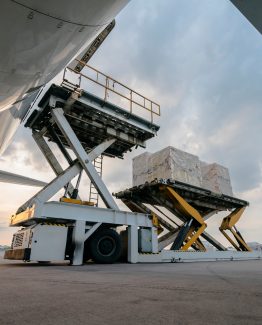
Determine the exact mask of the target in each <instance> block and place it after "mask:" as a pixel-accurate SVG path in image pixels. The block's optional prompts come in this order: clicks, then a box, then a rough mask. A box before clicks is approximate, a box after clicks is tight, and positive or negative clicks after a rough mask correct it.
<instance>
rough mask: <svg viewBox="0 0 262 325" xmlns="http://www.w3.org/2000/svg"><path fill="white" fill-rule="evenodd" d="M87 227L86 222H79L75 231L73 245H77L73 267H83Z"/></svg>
mask: <svg viewBox="0 0 262 325" xmlns="http://www.w3.org/2000/svg"><path fill="white" fill-rule="evenodd" d="M85 226H86V222H85V221H83V220H78V221H76V223H75V227H74V231H73V244H74V245H75V250H74V256H73V263H72V264H73V265H82V264H83V256H84V247H85Z"/></svg>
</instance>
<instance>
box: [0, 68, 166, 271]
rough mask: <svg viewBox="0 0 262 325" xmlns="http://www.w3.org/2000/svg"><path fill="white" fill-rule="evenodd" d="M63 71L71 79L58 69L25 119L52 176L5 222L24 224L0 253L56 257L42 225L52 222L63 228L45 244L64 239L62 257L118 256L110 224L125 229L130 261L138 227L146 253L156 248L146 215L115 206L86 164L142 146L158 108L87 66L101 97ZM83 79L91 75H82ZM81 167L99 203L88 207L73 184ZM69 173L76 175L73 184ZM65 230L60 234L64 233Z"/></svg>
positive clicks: (100, 258) (73, 259)
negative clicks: (115, 100)
mask: <svg viewBox="0 0 262 325" xmlns="http://www.w3.org/2000/svg"><path fill="white" fill-rule="evenodd" d="M87 68H88V66H87ZM90 69H92V68H91V67H90ZM67 70H69V72H70V73H73V74H75V75H76V77H77V80H78V81H77V84H76V83H74V82H70V81H69V79H68V77H67V75H66V72H65V74H64V78H63V82H62V85H61V86H58V85H55V84H53V85H51V87H50V88H49V89H48V90H47V92H46V93H45V94H44V96H43V97H42V99H41V101H40V102H39V104H38V106H39V108H38V109H36V110H35V111H34V112H33V113H32V114H31V116H30V117H29V118H28V120H27V122H26V125H25V126H26V127H28V128H30V129H31V130H32V134H33V138H34V140H35V141H36V143H37V145H38V146H39V148H40V149H41V151H42V153H43V155H44V157H45V158H46V160H47V161H48V163H49V164H50V166H51V168H52V169H53V171H54V173H55V174H56V177H55V178H54V179H53V180H52V181H51V182H50V183H49V184H47V185H46V186H45V187H44V188H43V189H42V190H40V191H39V192H38V193H37V194H36V195H34V196H33V197H32V198H30V199H29V200H28V201H27V202H25V203H24V204H23V205H22V206H21V207H20V208H19V209H18V210H17V212H16V214H14V215H13V216H12V218H11V226H16V227H17V226H22V227H24V228H23V229H22V230H20V231H18V233H16V234H15V235H14V239H13V244H12V249H11V250H9V251H7V252H6V254H5V258H7V259H23V260H32V256H34V259H38V260H40V261H46V260H53V259H54V258H55V257H56V258H57V257H59V259H61V251H63V249H62V248H61V245H60V246H59V247H56V249H57V251H58V252H59V253H58V254H55V255H52V257H51V258H50V259H49V256H51V255H49V254H48V252H47V250H50V246H48V242H50V240H51V238H49V237H50V236H51V235H50V234H51V232H50V229H51V228H52V229H53V230H54V229H56V228H54V227H59V226H60V225H62V226H63V227H64V228H63V229H64V231H63V229H62V230H61V229H60V230H59V231H60V235H59V236H61V239H59V238H58V237H57V241H56V242H54V243H53V245H56V243H57V242H58V241H59V240H63V241H65V238H66V243H64V246H65V257H64V259H70V260H71V262H72V263H73V264H74V265H79V264H82V263H83V257H84V260H85V258H86V259H88V256H89V252H88V250H90V251H91V253H92V258H93V259H94V260H95V261H97V262H106V263H107V262H114V261H115V260H116V259H117V258H118V257H119V255H120V248H119V246H120V239H119V238H118V234H117V233H116V232H114V229H116V228H117V227H118V226H127V227H128V233H129V245H128V247H129V252H128V260H129V261H130V262H133V261H134V256H136V252H137V250H138V249H137V236H138V235H137V232H138V228H139V227H142V228H143V229H147V230H148V232H149V233H151V237H152V238H151V242H152V245H151V246H152V250H151V251H152V252H157V234H156V231H155V227H154V225H153V223H152V220H151V216H150V215H149V214H145V213H136V212H135V213H133V212H126V211H121V210H120V209H119V208H118V206H117V204H116V202H115V201H114V199H113V197H112V195H111V193H110V192H109V190H108V188H107V187H106V185H105V184H104V182H103V180H102V177H101V175H100V173H99V170H97V169H96V167H95V166H94V164H93V162H94V161H95V160H96V159H98V157H100V158H101V156H107V157H112V158H123V155H124V154H125V153H126V152H127V151H131V150H132V149H133V148H136V147H138V146H141V147H145V145H146V141H147V140H148V139H150V138H152V137H154V136H155V135H156V132H157V131H158V129H159V127H158V126H157V125H156V124H154V123H153V116H154V115H159V114H160V108H159V105H157V104H156V103H154V102H152V101H150V100H149V99H147V98H145V97H144V96H142V95H140V94H138V93H137V92H134V91H133V90H131V89H129V88H128V87H126V86H124V85H123V84H120V86H121V88H122V90H123V88H124V90H127V93H128V94H129V97H128V96H127V95H126V94H124V95H121V93H120V91H119V90H117V85H118V83H117V81H116V80H114V79H111V78H110V77H109V76H106V75H104V74H102V73H100V72H98V71H97V70H95V73H96V78H95V79H94V80H92V81H93V82H94V83H96V84H98V85H99V86H102V88H104V91H105V96H103V98H101V97H97V96H95V95H93V94H92V93H90V92H87V91H86V90H84V89H83V88H81V85H82V80H83V78H84V75H83V73H82V72H77V71H73V70H72V69H70V68H67ZM93 70H94V69H93ZM93 70H92V71H93ZM86 78H87V79H88V80H89V81H90V80H91V79H90V77H88V76H87V77H86ZM99 78H100V79H99ZM102 78H103V79H104V81H105V84H104V83H102V81H101V79H102ZM110 92H111V93H114V94H117V95H118V96H120V97H122V99H125V100H127V102H128V109H126V108H125V109H123V108H121V107H119V106H118V105H116V104H112V103H111V102H109V101H108V95H109V93H110ZM120 102H121V101H120ZM135 108H139V109H144V111H146V112H148V113H149V119H145V118H142V117H139V116H138V115H137V114H134V110H135ZM50 142H51V143H55V144H56V145H57V147H58V148H59V149H60V152H61V153H62V155H63V157H64V158H65V160H66V161H67V163H68V167H67V168H66V169H64V168H63V167H62V164H61V163H60V162H59V160H58V158H57V156H56V152H54V150H53V146H50V145H49V143H50ZM69 149H70V150H69ZM72 153H73V155H72ZM73 156H74V157H73ZM83 173H86V175H87V176H88V178H89V179H90V181H91V183H92V187H93V188H94V189H95V190H96V191H97V193H98V194H99V196H100V197H101V199H102V201H103V203H104V205H105V208H101V207H97V206H95V205H97V204H95V203H97V202H90V201H83V200H81V198H80V193H79V185H80V182H81V177H82V174H83ZM75 177H77V181H76V184H75V185H73V182H72V181H73V179H74V178H75ZM63 188H64V196H63V197H62V198H61V199H60V201H58V202H57V201H50V200H51V199H52V197H53V196H54V195H56V194H57V193H58V192H59V191H60V190H61V189H63ZM87 192H88V189H87V190H86V193H87ZM96 201H97V198H96ZM41 227H42V228H41ZM57 229H58V228H57ZM70 231H71V233H70ZM65 232H67V236H64V233H65ZM49 233H50V234H49ZM54 233H56V232H54ZM45 234H46V239H45V240H43V239H42V244H41V245H40V243H39V242H40V239H35V240H33V239H34V238H36V237H37V236H38V237H39V238H42V237H41V236H44V237H45ZM48 234H49V235H48ZM99 234H101V237H99ZM52 236H54V234H53V235H52ZM57 236H58V232H57ZM28 238H29V239H28ZM30 238H31V239H30ZM32 238H33V239H32ZM38 244H39V247H38V248H36V247H35V248H34V249H33V247H34V246H33V245H35V246H36V245H38ZM62 246H63V245H62ZM90 247H91V248H90ZM110 249H111V251H110ZM33 250H34V252H36V251H37V252H39V255H37V254H34V253H33ZM53 250H55V248H54V247H53ZM92 250H93V252H92ZM43 251H44V252H43ZM111 252H112V254H111ZM98 253H99V254H100V255H99V254H98ZM110 254H111V255H112V256H111V255H110ZM37 256H39V257H37ZM110 256H111V257H110Z"/></svg>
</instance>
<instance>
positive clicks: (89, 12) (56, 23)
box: [0, 0, 129, 153]
mask: <svg viewBox="0 0 262 325" xmlns="http://www.w3.org/2000/svg"><path fill="white" fill-rule="evenodd" d="M128 2H129V0H44V1H43V0H18V1H14V0H1V4H0V9H1V10H0V153H1V151H3V150H4V149H5V148H6V146H7V145H8V143H9V142H10V139H11V137H12V135H13V134H14V131H15V130H16V129H17V127H18V126H19V124H20V122H21V119H23V117H24V116H25V114H26V113H27V111H28V108H29V104H30V103H31V102H32V99H34V97H35V96H36V94H37V92H38V89H39V88H40V87H41V86H42V85H44V84H46V83H47V82H49V81H50V80H52V79H53V78H54V77H55V76H56V75H57V74H58V73H59V72H61V71H62V69H63V68H64V67H65V66H66V65H67V64H68V63H69V62H70V61H71V60H72V59H73V58H74V57H75V56H76V55H77V54H78V53H79V52H81V51H83V50H84V48H85V47H87V46H88V45H89V44H90V43H91V42H92V41H93V40H94V38H95V37H96V36H97V35H98V34H99V33H100V32H101V31H102V30H103V29H104V28H105V27H106V26H107V25H108V24H109V23H110V22H111V21H112V20H113V19H114V17H115V16H116V15H117V14H118V12H119V11H120V10H121V9H122V8H123V7H124V6H125V5H126V4H127V3H128ZM34 88H36V89H35V90H34Z"/></svg>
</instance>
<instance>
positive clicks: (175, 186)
mask: <svg viewBox="0 0 262 325" xmlns="http://www.w3.org/2000/svg"><path fill="white" fill-rule="evenodd" d="M114 195H115V196H116V197H117V198H118V199H121V200H122V202H123V203H124V204H125V205H126V206H127V207H128V208H129V209H130V210H131V211H133V212H139V213H149V214H151V215H153V224H154V225H155V227H156V228H157V229H158V233H159V236H158V250H159V254H157V255H154V254H138V255H137V261H138V262H170V261H195V260H217V259H248V258H251V259H252V258H261V257H262V256H261V254H260V253H259V252H251V249H250V248H249V246H248V245H247V243H246V242H245V240H244V238H243V237H242V235H241V234H240V232H239V231H237V230H236V229H233V228H234V227H235V224H236V222H237V221H238V220H239V219H240V217H241V215H242V214H243V211H244V210H245V208H246V207H247V206H248V202H247V201H244V200H241V199H238V198H235V197H231V196H227V195H223V194H217V193H214V192H211V191H210V190H207V189H204V188H199V187H196V186H193V185H190V184H186V183H183V182H179V181H175V180H170V179H159V180H157V179H156V180H154V181H153V182H151V183H145V184H142V185H140V186H135V187H133V188H129V189H126V190H124V191H121V192H119V193H115V194H114ZM221 211H230V214H229V215H228V216H227V217H225V218H224V219H223V221H222V224H221V226H220V228H219V229H220V231H221V232H222V233H223V234H224V235H225V237H226V238H227V239H228V240H229V242H230V243H231V244H232V245H233V247H234V248H235V249H236V251H231V250H228V249H227V248H226V247H225V246H224V245H223V244H222V243H220V242H219V241H218V240H216V239H215V238H214V237H213V236H211V235H210V234H209V233H208V232H207V231H206V227H207V224H206V222H205V221H206V220H207V219H208V218H210V217H211V216H213V215H214V214H216V213H218V212H221ZM177 220H179V223H178V221H177ZM225 230H230V231H231V233H232V234H233V236H234V238H235V240H236V242H234V240H233V239H232V238H231V237H229V235H228V234H227V233H226V232H225ZM202 239H204V240H205V241H207V242H208V243H209V244H211V245H212V246H213V247H214V250H213V251H207V250H206V247H205V245H204V244H203V242H202ZM166 248H167V249H166Z"/></svg>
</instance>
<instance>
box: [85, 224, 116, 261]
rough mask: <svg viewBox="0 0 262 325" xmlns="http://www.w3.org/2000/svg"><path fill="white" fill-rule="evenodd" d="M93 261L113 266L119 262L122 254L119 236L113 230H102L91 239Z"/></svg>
mask: <svg viewBox="0 0 262 325" xmlns="http://www.w3.org/2000/svg"><path fill="white" fill-rule="evenodd" d="M89 248H90V253H91V256H92V259H93V261H94V262H96V263H100V264H112V263H115V262H117V261H118V259H119V257H120V255H121V252H122V243H121V239H120V236H119V234H118V233H117V232H116V231H115V230H113V229H109V228H107V229H101V230H99V231H97V232H96V233H95V234H94V235H93V236H92V238H91V240H90V243H89Z"/></svg>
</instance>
